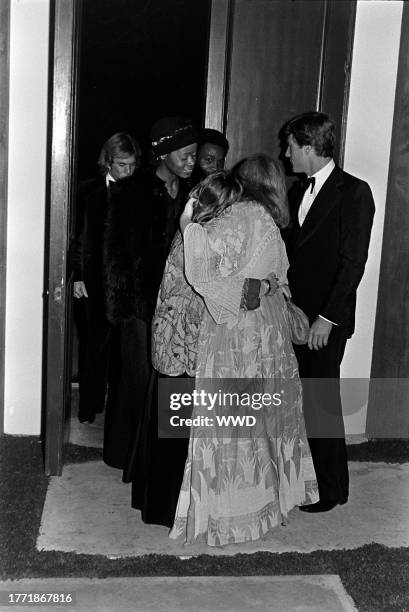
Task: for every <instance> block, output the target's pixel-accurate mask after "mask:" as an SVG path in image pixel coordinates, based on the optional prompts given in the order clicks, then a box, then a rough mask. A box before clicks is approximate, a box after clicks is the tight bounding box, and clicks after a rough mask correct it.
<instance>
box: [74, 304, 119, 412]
mask: <svg viewBox="0 0 409 612" xmlns="http://www.w3.org/2000/svg"><path fill="white" fill-rule="evenodd" d="M112 331H113V325H111V324H110V323H108V321H105V320H103V319H102V320H101V318H99V317H97V316H92V312H88V313H87V317H86V329H83V330H82V333H81V334H80V362H79V389H80V402H79V413H78V416H79V417H80V418H84V419H86V418H88V417H89V418H90V419H92V418H94V417H95V415H96V414H98V413H99V412H102V411H103V410H104V406H105V394H106V390H107V384H108V372H109V361H110V353H111V346H112V335H113V334H112Z"/></svg>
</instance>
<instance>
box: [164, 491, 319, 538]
mask: <svg viewBox="0 0 409 612" xmlns="http://www.w3.org/2000/svg"><path fill="white" fill-rule="evenodd" d="M316 501H319V495H318V493H317V494H314V492H310V493H308V495H306V496H305V497H304V499H302V500H298V501H297V502H294V503H293V505H291V507H289V508H287V510H286V512H283V511H282V510H281V509H278V510H275V511H274V510H269V511H268V516H267V517H264V518H263V519H262V518H259V519H258V526H257V529H258V530H259V531H258V535H257V536H256V537H252V535H251V530H250V529H249V528H248V529H247V532H249V531H250V533H248V535H246V534H243V535H242V536H241V535H240V534H238V535H237V536H235V537H234V536H232V535H230V536H229V535H227V536H225V537H220V533H219V534H217V537H213V536H212V537H209V529H208V530H207V531H206V532H202V533H200V534H199V535H197V536H196V537H193V538H188V537H187V535H186V526H187V518H186V517H183V518H179V519H176V521H175V523H174V525H173V527H172V529H171V531H170V533H169V538H171V539H172V540H176V541H177V542H180V543H182V544H183V545H185V546H189V545H194V544H207V545H208V546H212V547H220V546H227V545H229V544H245V543H246V542H255V541H257V540H260V539H263V538H265V537H266V536H267V535H269V534H270V533H271V532H272V531H274V530H275V529H276V528H277V527H279V526H285V525H287V524H288V514H289V513H290V512H291V511H292V510H293V509H294V508H296V507H299V506H303V505H305V504H312V503H315V502H316ZM273 514H274V515H276V518H275V519H273V516H272V515H273ZM267 519H268V520H269V522H270V524H269V525H268V524H267V523H266V521H267ZM210 520H212V519H210ZM215 522H217V521H215ZM231 530H234V528H232V529H231ZM233 537H234V539H233Z"/></svg>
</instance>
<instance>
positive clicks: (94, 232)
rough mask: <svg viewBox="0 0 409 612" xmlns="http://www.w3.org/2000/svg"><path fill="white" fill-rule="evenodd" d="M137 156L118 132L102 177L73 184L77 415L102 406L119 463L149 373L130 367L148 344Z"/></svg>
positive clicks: (87, 418)
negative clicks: (81, 327) (79, 319)
mask: <svg viewBox="0 0 409 612" xmlns="http://www.w3.org/2000/svg"><path fill="white" fill-rule="evenodd" d="M140 159H141V150H140V147H139V145H138V144H137V143H136V142H135V140H134V139H133V137H132V136H130V135H129V134H126V133H123V132H120V133H116V134H114V135H113V136H111V137H110V138H109V139H108V140H107V141H106V142H105V144H104V145H103V147H102V149H101V152H100V155H99V159H98V167H99V170H100V176H99V177H97V178H94V179H91V180H89V181H85V182H83V183H81V184H80V185H79V190H78V200H77V216H78V223H77V227H78V231H77V235H76V238H75V241H74V245H73V249H72V252H73V271H74V297H75V298H77V299H82V300H84V309H85V321H86V330H85V331H86V338H80V342H81V343H82V345H84V343H85V347H84V346H82V348H81V354H82V358H81V360H80V371H79V391H80V400H79V412H78V418H79V420H80V422H81V423H92V422H93V421H94V419H95V415H96V414H98V413H100V412H102V411H103V410H104V407H105V404H106V407H107V410H106V415H105V433H104V460H106V462H107V463H108V464H109V465H112V466H113V467H121V468H122V467H124V465H123V462H124V460H125V456H126V452H127V445H128V443H129V436H130V430H132V426H131V423H132V422H133V419H134V417H135V414H136V413H135V405H136V403H137V401H138V399H139V397H140V394H141V393H142V394H143V392H144V389H145V385H146V379H147V374H148V373H147V372H140V375H139V377H135V373H134V370H133V368H131V366H130V364H131V363H132V364H133V363H135V361H137V360H138V351H139V350H146V343H145V347H144V349H143V347H142V349H141V347H140V344H141V339H143V337H144V336H143V333H141V326H142V328H143V329H144V327H143V326H144V323H143V318H144V314H145V306H144V300H143V296H142V256H143V251H144V244H145V232H144V227H145V223H144V221H143V209H141V207H139V206H138V204H139V195H138V188H137V185H136V183H135V181H134V173H135V170H136V169H137V168H138V167H139V165H140ZM106 397H107V401H106V402H105V398H106Z"/></svg>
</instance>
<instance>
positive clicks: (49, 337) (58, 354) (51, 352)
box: [43, 0, 81, 475]
mask: <svg viewBox="0 0 409 612" xmlns="http://www.w3.org/2000/svg"><path fill="white" fill-rule="evenodd" d="M52 6H53V13H52V14H51V20H50V24H51V26H50V27H51V43H50V55H51V58H50V83H52V88H51V100H50V109H51V113H50V119H49V167H48V189H47V191H48V198H47V219H46V270H45V285H46V286H45V291H44V297H45V304H44V312H45V316H44V326H45V334H44V339H45V343H44V362H45V363H44V368H43V372H44V377H45V378H44V400H45V413H44V421H43V425H44V427H43V430H44V431H45V472H46V474H47V475H60V474H61V472H62V465H63V449H64V443H65V442H66V441H67V437H68V436H67V434H68V427H67V426H66V425H67V419H68V416H69V410H68V407H69V402H70V394H71V373H70V370H71V337H72V334H71V321H72V316H71V310H72V278H71V276H70V274H69V269H68V260H69V257H68V251H69V245H70V242H71V237H72V232H73V220H72V214H71V211H72V198H73V194H74V187H75V184H76V171H75V170H76V169H75V160H76V131H77V130H76V90H77V82H78V69H79V66H78V47H79V39H80V38H79V31H80V14H81V4H80V0H55V2H54V3H52Z"/></svg>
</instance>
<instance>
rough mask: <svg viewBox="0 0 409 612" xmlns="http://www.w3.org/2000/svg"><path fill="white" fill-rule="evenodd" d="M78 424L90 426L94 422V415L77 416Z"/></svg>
mask: <svg viewBox="0 0 409 612" xmlns="http://www.w3.org/2000/svg"><path fill="white" fill-rule="evenodd" d="M78 420H79V422H80V423H83V424H88V425H91V424H92V423H93V422H94V421H95V414H78Z"/></svg>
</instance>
